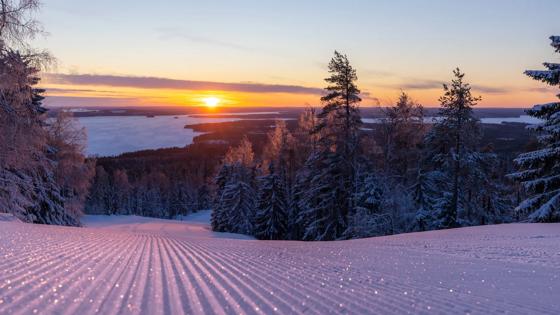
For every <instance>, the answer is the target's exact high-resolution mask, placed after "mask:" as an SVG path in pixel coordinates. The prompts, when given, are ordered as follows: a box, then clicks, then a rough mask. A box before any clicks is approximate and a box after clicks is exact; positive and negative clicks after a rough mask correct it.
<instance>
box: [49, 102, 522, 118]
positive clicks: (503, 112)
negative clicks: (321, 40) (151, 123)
mask: <svg viewBox="0 0 560 315" xmlns="http://www.w3.org/2000/svg"><path fill="white" fill-rule="evenodd" d="M314 107H317V108H319V107H320V106H319V105H317V106H314ZM305 108H306V107H304V106H302V107H225V108H221V109H217V110H208V109H207V108H205V107H186V106H185V107H183V106H169V107H167V106H165V107H164V106H157V107H156V106H154V107H143V106H137V107H126V108H123V107H50V108H49V116H52V117H55V116H56V115H57V113H58V112H60V111H71V112H72V113H73V114H74V117H92V116H136V115H139V116H152V115H153V116H161V115H207V116H212V117H220V116H222V115H224V116H225V115H227V117H235V115H238V116H247V115H251V116H257V115H258V116H259V117H262V118H275V117H277V118H297V117H298V116H299V114H300V113H301V112H302V111H303V110H304V109H305ZM386 108H387V107H384V106H378V107H361V108H360V112H361V114H362V117H363V118H379V117H383V116H384V114H383V111H384V109H386ZM438 109H439V108H438V107H425V108H424V110H425V112H426V116H432V115H436V114H437V112H438ZM528 109H529V107H527V108H505V107H504V108H497V107H486V108H474V109H473V112H474V115H475V116H476V117H478V118H492V117H518V116H520V115H525V114H526V111H527V110H528ZM234 114H235V115H234Z"/></svg>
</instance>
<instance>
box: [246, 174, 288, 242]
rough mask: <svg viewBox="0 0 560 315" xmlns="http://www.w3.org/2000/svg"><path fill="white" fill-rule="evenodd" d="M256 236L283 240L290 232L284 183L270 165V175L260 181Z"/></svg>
mask: <svg viewBox="0 0 560 315" xmlns="http://www.w3.org/2000/svg"><path fill="white" fill-rule="evenodd" d="M259 186H260V192H259V199H258V202H257V209H256V214H255V227H254V235H255V236H256V237H257V238H259V239H266V240H281V239H284V238H285V237H286V236H287V230H288V198H287V191H286V187H285V186H284V181H283V180H282V179H281V177H280V176H279V175H278V174H277V173H276V172H275V169H274V164H273V163H270V165H269V171H268V175H266V176H264V177H263V178H261V180H260V185H259Z"/></svg>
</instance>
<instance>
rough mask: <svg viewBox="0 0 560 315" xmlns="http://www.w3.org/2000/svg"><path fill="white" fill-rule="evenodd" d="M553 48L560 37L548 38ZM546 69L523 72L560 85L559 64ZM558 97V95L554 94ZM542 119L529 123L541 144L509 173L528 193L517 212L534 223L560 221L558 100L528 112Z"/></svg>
mask: <svg viewBox="0 0 560 315" xmlns="http://www.w3.org/2000/svg"><path fill="white" fill-rule="evenodd" d="M550 39H551V40H552V47H554V49H555V51H556V52H557V53H560V36H552V37H550ZM544 66H545V67H546V68H547V70H539V71H526V72H525V74H526V75H528V76H529V77H531V78H533V79H535V80H539V81H542V82H544V83H546V84H548V85H551V86H560V64H558V63H544ZM557 96H558V97H559V98H560V94H558V95H557ZM527 113H528V114H529V115H531V116H533V117H536V118H539V119H542V121H543V122H542V123H540V124H538V125H533V126H531V129H532V130H534V131H535V132H536V133H537V134H538V141H539V144H540V147H539V148H538V150H536V151H532V152H527V153H523V154H521V155H519V156H518V157H517V159H516V160H515V162H516V163H517V164H518V165H519V167H520V170H519V172H517V173H515V174H511V175H510V176H511V177H512V178H513V179H516V180H518V181H520V182H521V183H522V185H523V186H524V187H525V189H526V190H527V191H528V193H529V194H530V196H529V198H528V199H526V200H524V201H523V202H521V204H520V205H519V206H518V207H517V208H516V211H517V212H518V213H520V214H522V215H528V218H529V220H531V221H533V222H559V221H560V102H554V103H550V104H544V105H537V106H535V107H534V108H533V109H531V110H529V111H528V112H527Z"/></svg>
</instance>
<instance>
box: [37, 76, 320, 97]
mask: <svg viewBox="0 0 560 315" xmlns="http://www.w3.org/2000/svg"><path fill="white" fill-rule="evenodd" d="M45 79H46V80H47V82H48V83H51V84H72V85H98V86H113V87H130V88H141V89H176V90H190V91H207V90H215V91H234V92H248V93H291V94H317V95H321V94H323V89H320V88H314V87H306V86H300V85H281V84H261V83H251V82H248V83H247V82H244V83H226V82H211V81H192V80H175V79H167V78H157V77H133V76H114V75H97V74H58V73H50V74H46V75H45Z"/></svg>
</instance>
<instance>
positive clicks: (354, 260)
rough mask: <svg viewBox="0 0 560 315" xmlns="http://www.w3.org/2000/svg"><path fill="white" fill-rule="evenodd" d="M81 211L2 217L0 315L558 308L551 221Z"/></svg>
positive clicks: (559, 247)
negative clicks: (339, 237)
mask: <svg viewBox="0 0 560 315" xmlns="http://www.w3.org/2000/svg"><path fill="white" fill-rule="evenodd" d="M85 221H86V226H87V227H86V228H68V227H55V226H41V225H30V224H24V223H19V222H0V257H1V258H0V314H10V313H17V314H32V313H34V312H38V313H43V314H51V313H55V314H90V313H95V312H99V313H100V314H114V313H143V314H160V313H166V314H181V313H189V314H196V313H200V314H203V313H204V314H232V313H265V314H272V313H275V312H276V313H279V314H286V313H306V314H325V313H354V314H370V313H378V314H391V313H399V314H402V313H424V314H427V313H452V314H460V313H479V314H488V313H499V312H506V313H514V314H531V313H540V314H558V313H559V312H560V298H559V297H560V225H558V224H549V225H544V224H511V225H501V226H485V227H476V228H464V229H458V230H448V231H437V232H427V233H415V234H406V235H399V236H392V237H380V238H373V239H364V240H355V241H342V242H330V243H302V242H266V241H255V240H247V239H245V240H240V239H229V238H224V237H227V236H228V235H221V234H217V233H212V232H211V231H209V230H208V227H207V225H205V224H203V223H200V222H189V221H187V222H177V221H166V220H155V219H146V218H139V217H88V218H86V220H85ZM198 221H200V220H198ZM229 236H232V235H229Z"/></svg>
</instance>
